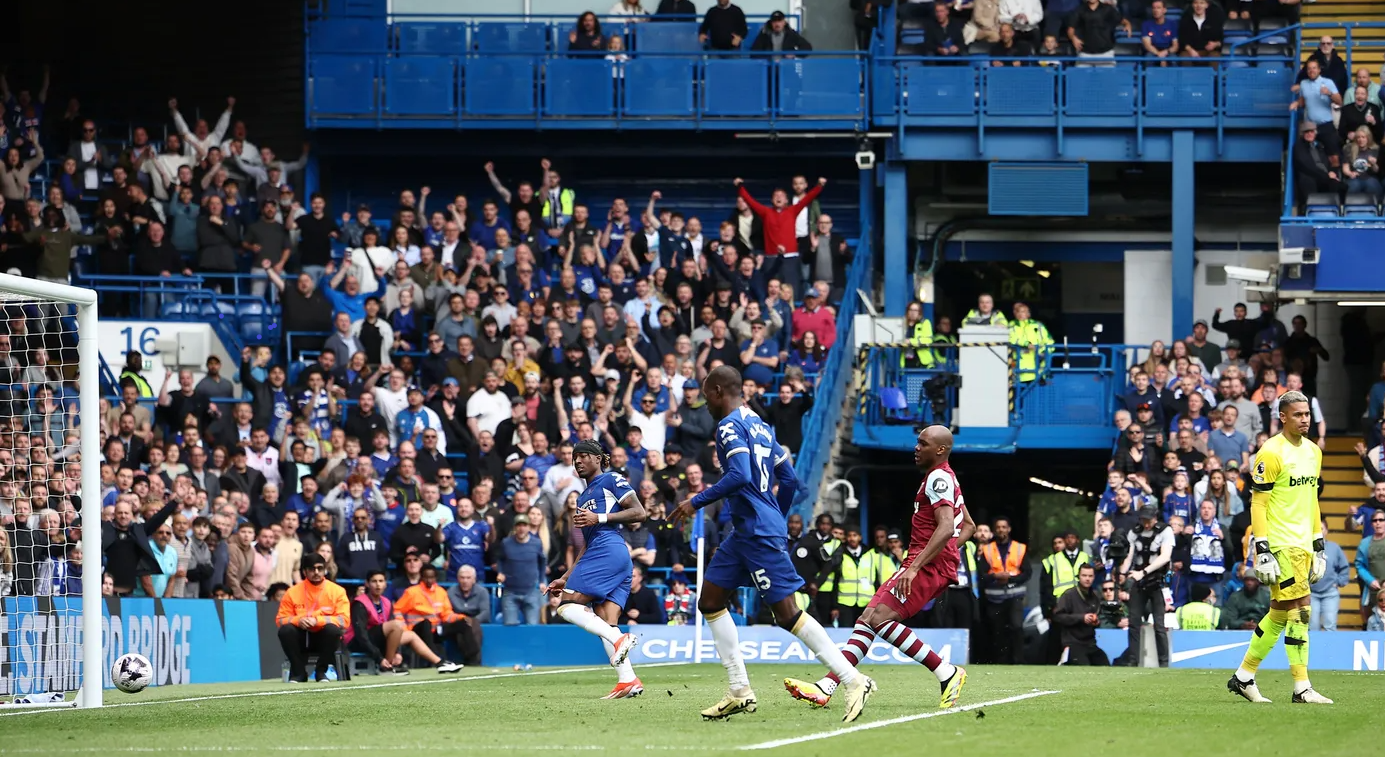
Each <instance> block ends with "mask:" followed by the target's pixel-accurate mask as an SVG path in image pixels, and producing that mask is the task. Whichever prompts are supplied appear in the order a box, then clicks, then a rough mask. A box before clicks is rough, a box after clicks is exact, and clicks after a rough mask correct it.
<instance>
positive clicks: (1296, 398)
mask: <svg viewBox="0 0 1385 757" xmlns="http://www.w3.org/2000/svg"><path fill="white" fill-rule="evenodd" d="M1307 401H1308V397H1306V396H1304V394H1303V392H1300V391H1290V392H1285V393H1283V394H1281V395H1279V406H1280V407H1281V408H1284V407H1288V406H1289V405H1292V404H1294V403H1295V402H1307Z"/></svg>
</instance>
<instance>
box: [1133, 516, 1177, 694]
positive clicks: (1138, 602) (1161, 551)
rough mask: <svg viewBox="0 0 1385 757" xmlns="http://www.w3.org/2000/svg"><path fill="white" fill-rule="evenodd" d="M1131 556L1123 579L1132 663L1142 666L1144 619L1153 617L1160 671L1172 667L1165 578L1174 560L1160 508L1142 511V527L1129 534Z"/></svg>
mask: <svg viewBox="0 0 1385 757" xmlns="http://www.w3.org/2000/svg"><path fill="white" fill-rule="evenodd" d="M1127 538H1128V539H1129V540H1130V554H1129V555H1127V556H1126V558H1125V562H1124V564H1122V565H1121V575H1122V576H1123V577H1124V579H1125V581H1126V584H1127V586H1126V591H1127V592H1129V594H1130V600H1129V602H1130V629H1129V630H1130V649H1129V654H1130V663H1131V665H1132V666H1138V665H1139V662H1140V629H1141V627H1142V626H1144V623H1145V615H1146V614H1147V613H1148V614H1152V615H1153V616H1154V646H1155V649H1156V650H1157V653H1158V656H1159V667H1161V668H1167V667H1168V666H1169V632H1168V630H1167V629H1166V628H1165V627H1164V604H1165V603H1164V578H1165V576H1166V575H1167V573H1168V569H1169V562H1170V561H1171V560H1172V559H1173V531H1172V530H1171V529H1170V528H1169V527H1168V525H1167V524H1164V523H1161V522H1160V521H1159V508H1157V507H1155V506H1153V505H1145V506H1144V507H1142V508H1140V524H1139V525H1138V526H1136V527H1135V528H1133V529H1131V530H1130V534H1129V535H1128V536H1127Z"/></svg>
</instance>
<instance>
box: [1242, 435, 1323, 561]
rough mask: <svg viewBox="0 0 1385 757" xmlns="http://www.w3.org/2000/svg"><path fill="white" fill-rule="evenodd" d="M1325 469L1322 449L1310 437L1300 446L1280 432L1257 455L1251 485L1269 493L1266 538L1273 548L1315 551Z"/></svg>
mask: <svg viewBox="0 0 1385 757" xmlns="http://www.w3.org/2000/svg"><path fill="white" fill-rule="evenodd" d="M1321 473H1322V450H1321V449H1319V448H1318V445H1316V444H1314V443H1313V442H1311V441H1309V440H1308V439H1303V438H1301V439H1299V443H1298V445H1297V446H1295V445H1294V444H1292V443H1290V442H1289V440H1288V439H1286V438H1284V434H1282V433H1280V434H1276V435H1274V436H1273V437H1270V439H1269V440H1268V441H1266V442H1265V446H1263V447H1261V448H1260V452H1259V453H1258V454H1256V456H1255V463H1254V470H1253V473H1252V476H1251V480H1252V484H1251V488H1252V489H1253V490H1254V491H1255V492H1257V493H1260V494H1262V495H1263V494H1268V495H1269V501H1268V503H1267V504H1266V507H1265V526H1266V534H1265V538H1267V539H1269V542H1270V549H1272V550H1276V551H1278V550H1281V549H1287V548H1289V547H1297V548H1299V549H1302V550H1305V551H1310V552H1311V551H1312V549H1313V540H1314V539H1316V538H1318V537H1319V536H1320V535H1321V531H1320V530H1319V525H1318V521H1317V516H1316V513H1317V511H1318V507H1317V505H1318V476H1319V475H1320V474H1321Z"/></svg>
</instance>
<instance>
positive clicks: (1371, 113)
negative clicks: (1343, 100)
mask: <svg viewBox="0 0 1385 757" xmlns="http://www.w3.org/2000/svg"><path fill="white" fill-rule="evenodd" d="M1349 91H1350V93H1351V102H1349V103H1347V104H1346V105H1344V106H1342V117H1341V121H1340V122H1339V123H1338V124H1337V128H1338V130H1339V131H1340V132H1341V133H1342V134H1343V135H1345V138H1346V139H1347V140H1348V141H1349V140H1350V139H1351V138H1352V136H1353V135H1354V134H1355V133H1356V131H1357V130H1358V129H1365V130H1366V131H1367V132H1368V133H1369V134H1370V137H1371V142H1372V143H1378V142H1380V140H1381V138H1382V137H1385V123H1382V121H1381V117H1380V106H1379V105H1377V104H1376V103H1374V102H1371V91H1370V87H1367V86H1366V85H1364V84H1358V83H1354V82H1353V84H1352V86H1351V89H1350V90H1349Z"/></svg>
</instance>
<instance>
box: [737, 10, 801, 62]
mask: <svg viewBox="0 0 1385 757" xmlns="http://www.w3.org/2000/svg"><path fill="white" fill-rule="evenodd" d="M750 49H751V50H753V51H755V52H776V53H779V52H784V53H796V52H806V51H811V50H812V49H813V46H812V44H811V43H809V42H808V40H807V39H804V37H803V35H801V34H799V33H798V32H796V31H794V30H793V29H791V28H789V22H788V19H787V18H785V17H784V12H783V11H775V12H773V13H771V14H769V21H767V22H765V26H764V28H763V29H761V30H760V33H759V34H758V35H756V37H755V41H754V42H753V43H752V44H751V46H750ZM786 57H789V58H792V57H793V56H792V55H789V56H786Z"/></svg>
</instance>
